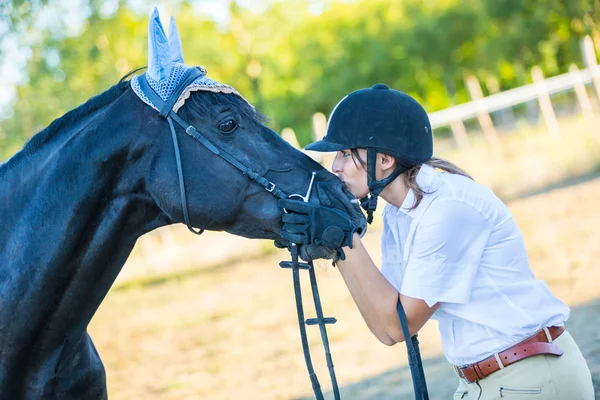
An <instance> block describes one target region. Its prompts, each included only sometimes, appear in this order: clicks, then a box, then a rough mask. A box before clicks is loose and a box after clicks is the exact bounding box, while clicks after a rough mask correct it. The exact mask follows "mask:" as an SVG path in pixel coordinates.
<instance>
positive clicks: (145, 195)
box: [0, 61, 364, 399]
mask: <svg viewBox="0 0 600 400" xmlns="http://www.w3.org/2000/svg"><path fill="white" fill-rule="evenodd" d="M151 62H152V61H151ZM149 68H151V66H149ZM177 115H178V116H180V117H181V118H182V119H183V120H185V121H187V122H189V123H190V124H192V125H194V126H195V127H196V128H197V129H198V131H199V132H201V133H202V135H204V137H206V138H207V139H209V140H210V141H211V142H212V143H215V144H218V146H219V147H220V148H221V149H224V150H225V151H227V152H228V153H229V154H231V155H232V156H234V157H235V158H236V159H237V160H239V161H240V162H242V163H243V164H245V165H247V166H251V168H252V169H253V170H254V171H256V172H257V173H259V174H260V175H262V176H263V177H265V178H267V179H268V180H269V181H271V182H273V183H274V184H275V185H276V186H277V187H278V188H279V189H281V190H282V191H283V192H285V193H288V194H290V193H301V194H304V193H305V192H306V190H307V187H308V184H309V181H310V178H311V174H312V173H313V172H316V181H317V182H319V185H318V187H319V191H320V192H322V193H325V192H329V193H330V194H331V193H332V194H333V197H335V198H337V199H338V200H337V202H334V203H333V204H334V205H335V204H337V205H338V207H343V208H344V209H346V210H350V212H351V214H352V217H353V218H354V219H355V220H356V223H357V224H361V225H362V226H364V217H363V215H362V213H360V210H359V209H358V208H356V207H355V206H354V203H352V202H351V196H350V195H348V194H347V192H346V191H345V190H344V189H343V185H342V183H341V182H340V181H339V180H338V179H337V177H335V176H334V175H333V174H331V173H329V172H327V171H326V170H325V169H323V168H322V167H321V166H320V165H319V164H318V163H316V162H315V161H313V160H312V159H310V158H309V157H307V156H306V155H304V154H303V153H301V152H300V151H297V150H295V149H294V148H293V147H292V146H290V145H289V144H288V143H287V142H285V141H284V140H283V139H282V138H280V137H279V136H278V135H277V134H276V133H275V132H273V131H272V130H270V129H269V128H267V127H266V126H265V125H264V124H263V122H262V120H261V118H260V116H259V114H258V113H257V112H256V111H255V110H254V109H253V108H252V107H251V106H250V105H249V104H248V103H247V102H246V101H245V100H244V99H243V98H242V97H241V96H238V95H236V94H227V93H213V92H211V91H195V92H193V93H191V96H190V97H189V99H187V101H186V103H185V106H184V107H182V108H181V109H180V110H179V111H178V114H177ZM232 127H233V129H232ZM169 131H170V128H169V125H168V123H167V121H166V120H165V119H164V118H162V117H161V116H159V114H158V112H157V111H156V110H155V109H153V108H152V107H150V106H148V105H147V104H144V102H142V101H141V100H140V97H139V96H138V95H136V93H135V92H134V90H132V87H131V85H130V82H129V81H127V80H122V81H120V82H119V83H117V84H116V85H115V86H113V87H111V88H110V89H108V90H107V91H106V92H104V93H102V94H100V95H98V96H96V97H94V98H92V99H91V100H89V101H88V102H86V103H85V104H83V105H81V106H79V107H78V108H76V109H74V110H72V111H70V112H68V113H66V114H65V115H64V116H62V117H61V118H59V119H57V120H55V121H54V122H53V123H52V124H51V125H50V126H48V127H47V128H46V129H44V130H43V131H41V132H40V133H38V134H37V135H35V136H34V137H33V138H32V139H31V140H30V141H29V142H28V143H27V144H26V145H25V146H24V147H23V149H22V150H21V151H20V152H19V153H17V154H16V155H14V156H13V157H12V158H11V159H10V160H9V161H8V162H6V163H4V164H1V165H0V221H1V222H2V224H1V225H0V399H21V398H25V399H56V398H59V399H63V398H69V399H71V398H72V399H101V398H106V396H107V395H106V378H105V372H104V367H103V365H102V362H101V360H100V357H99V356H98V353H97V351H96V349H95V347H94V345H93V343H92V340H91V338H90V337H89V335H88V333H87V331H86V329H87V326H88V323H89V322H90V320H91V318H92V316H93V315H94V313H95V311H96V309H97V308H98V306H99V305H100V303H101V302H102V300H103V299H104V297H105V295H106V293H107V292H108V290H109V288H110V286H111V285H112V283H113V282H114V280H115V278H116V277H117V275H118V273H119V271H120V270H121V268H122V266H123V264H124V263H125V261H126V259H127V257H128V256H129V254H130V252H131V250H132V248H133V246H134V244H135V242H136V240H137V238H139V237H140V236H142V235H143V234H145V233H147V232H149V231H151V230H153V229H156V228H158V227H161V226H165V225H169V224H173V223H178V222H183V221H184V217H183V211H182V202H181V198H180V186H179V182H178V172H177V168H176V165H177V162H176V157H175V153H174V149H173V143H172V138H171V135H170V133H169ZM176 132H177V137H178V140H179V146H180V150H181V165H182V167H183V168H182V172H183V177H184V179H185V191H186V194H187V207H188V209H189V219H190V221H191V224H192V225H193V226H194V227H196V228H201V229H208V230H222V231H227V232H230V233H232V234H235V235H240V236H244V237H248V238H266V239H274V240H279V239H281V238H280V235H279V232H280V228H281V223H280V220H281V210H280V209H279V208H278V207H277V198H276V197H274V196H272V194H271V193H269V192H267V191H266V190H264V188H263V187H261V186H259V185H257V184H256V183H254V182H252V181H251V180H249V179H248V177H247V176H245V175H243V174H242V173H240V171H239V170H238V169H236V168H235V167H234V166H232V165H231V164H230V163H228V162H227V161H225V160H223V159H222V158H221V157H219V156H217V155H215V154H214V153H213V152H211V151H210V150H209V149H208V148H207V147H205V146H203V145H201V144H200V143H198V142H197V141H196V140H194V138H192V137H191V136H189V135H188V134H186V133H185V132H184V131H183V129H181V128H177V129H176ZM319 198H320V199H321V201H322V199H323V196H319V195H316V196H312V198H311V200H310V201H315V202H317V201H319ZM274 267H275V266H274Z"/></svg>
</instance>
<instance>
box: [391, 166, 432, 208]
mask: <svg viewBox="0 0 600 400" xmlns="http://www.w3.org/2000/svg"><path fill="white" fill-rule="evenodd" d="M436 178H437V172H436V170H435V168H433V167H430V166H429V165H427V164H422V165H421V169H420V170H419V172H418V173H417V184H418V185H419V187H420V188H421V189H423V191H424V192H425V193H424V195H423V200H421V203H420V204H419V205H418V206H417V207H415V208H412V207H413V206H414V204H415V200H416V195H415V192H414V190H412V189H409V190H408V193H407V194H406V197H405V198H404V201H403V202H402V206H400V208H397V210H398V211H400V212H403V213H404V214H406V215H408V216H410V217H411V218H417V217H419V216H420V215H421V214H422V213H423V211H425V209H426V208H427V206H426V204H425V203H428V202H429V201H428V199H427V198H428V192H432V191H434V190H435V187H434V186H435V185H434V182H435V180H436ZM394 208H396V207H394Z"/></svg>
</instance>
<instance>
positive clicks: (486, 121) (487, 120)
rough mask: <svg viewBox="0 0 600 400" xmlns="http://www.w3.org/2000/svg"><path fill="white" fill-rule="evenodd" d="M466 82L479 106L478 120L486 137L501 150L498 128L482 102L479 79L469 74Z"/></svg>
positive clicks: (496, 150)
mask: <svg viewBox="0 0 600 400" xmlns="http://www.w3.org/2000/svg"><path fill="white" fill-rule="evenodd" d="M465 83H466V84H467V89H468V90H469V94H470V95H471V99H472V100H473V101H474V104H475V107H476V108H477V120H478V121H479V125H481V129H483V134H484V135H485V138H486V139H487V141H488V143H489V144H490V146H492V148H493V150H494V151H495V152H499V151H501V150H502V148H501V144H500V140H499V139H498V133H497V132H496V128H494V123H493V121H492V117H490V114H489V113H488V112H487V110H486V109H485V108H484V107H483V103H482V102H481V100H482V99H483V93H482V91H481V86H480V85H479V81H478V80H477V78H476V77H475V75H467V76H466V77H465Z"/></svg>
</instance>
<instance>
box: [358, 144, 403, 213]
mask: <svg viewBox="0 0 600 400" xmlns="http://www.w3.org/2000/svg"><path fill="white" fill-rule="evenodd" d="M376 162H377V150H376V149H374V148H372V147H369V148H367V184H368V185H369V194H368V195H366V196H365V197H363V198H362V199H360V206H361V207H362V208H363V209H365V211H366V212H367V222H368V223H369V224H370V223H372V222H373V212H374V211H375V210H376V209H377V197H379V194H380V193H381V191H382V190H383V189H385V187H386V186H387V185H389V184H390V182H392V181H393V180H394V179H396V178H397V177H398V176H399V175H400V174H401V173H403V172H404V171H406V170H407V169H408V168H409V167H408V166H405V165H402V164H400V163H399V162H398V165H396V168H395V169H394V171H392V173H391V174H390V175H389V176H388V177H386V178H384V179H381V180H379V181H378V180H377V178H376V171H375V165H376Z"/></svg>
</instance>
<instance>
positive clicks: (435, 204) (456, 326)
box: [381, 165, 570, 366]
mask: <svg viewBox="0 0 600 400" xmlns="http://www.w3.org/2000/svg"><path fill="white" fill-rule="evenodd" d="M417 183H418V184H419V186H420V187H421V188H422V189H423V190H424V192H425V193H426V194H425V195H424V196H423V200H422V201H421V203H420V204H419V206H418V207H417V208H415V209H413V210H409V209H410V208H411V207H412V206H413V204H414V201H415V195H414V192H413V191H412V190H410V191H409V192H408V194H407V196H406V199H405V200H404V203H403V204H402V207H400V208H397V207H395V206H393V205H391V204H387V205H386V207H385V209H384V212H383V234H382V236H381V254H382V263H381V272H382V273H383V275H384V276H385V277H386V279H387V280H388V281H389V282H390V283H391V284H392V285H393V286H394V287H395V288H396V289H397V290H398V291H399V292H400V293H402V294H404V295H406V296H410V297H413V298H417V299H422V300H425V301H426V302H427V304H428V305H429V306H433V305H434V304H435V303H438V302H439V303H441V304H440V307H439V309H438V310H437V311H436V312H435V314H434V315H433V317H432V318H433V319H437V320H438V322H439V330H440V334H441V337H442V347H443V351H444V355H445V356H446V359H447V360H448V361H449V362H450V363H452V364H454V365H458V366H461V365H466V364H472V363H474V362H477V361H480V360H482V359H485V358H486V357H488V356H490V355H492V354H493V353H495V352H497V351H500V350H503V349H505V348H507V347H510V346H511V345H513V344H514V343H517V342H519V341H521V340H523V339H524V338H526V337H528V336H531V335H532V334H534V333H535V332H537V331H538V330H540V329H542V328H543V327H544V326H552V325H563V323H564V321H565V320H566V319H567V318H568V317H569V312H570V310H569V308H568V307H567V306H566V305H565V304H564V303H562V302H561V301H560V300H558V299H557V298H556V297H554V295H553V294H552V293H551V292H550V290H549V288H548V285H547V284H546V283H545V282H544V281H542V280H536V279H535V277H534V275H533V272H532V271H531V268H530V267H529V260H528V257H527V250H526V249H525V244H524V241H523V236H522V235H521V232H520V231H519V228H518V227H517V224H516V223H515V221H514V219H513V217H512V215H511V213H510V211H509V210H508V209H507V208H506V206H505V205H504V204H503V203H502V201H500V200H499V199H498V198H497V197H496V196H495V195H494V193H493V192H492V191H491V190H490V189H488V188H486V187H484V186H481V185H479V184H478V183H476V182H474V181H472V180H470V179H468V178H466V177H464V176H461V175H455V174H450V173H442V172H437V171H436V170H435V169H433V168H432V167H430V166H427V165H423V166H422V167H421V170H420V171H419V174H418V175H417Z"/></svg>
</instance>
